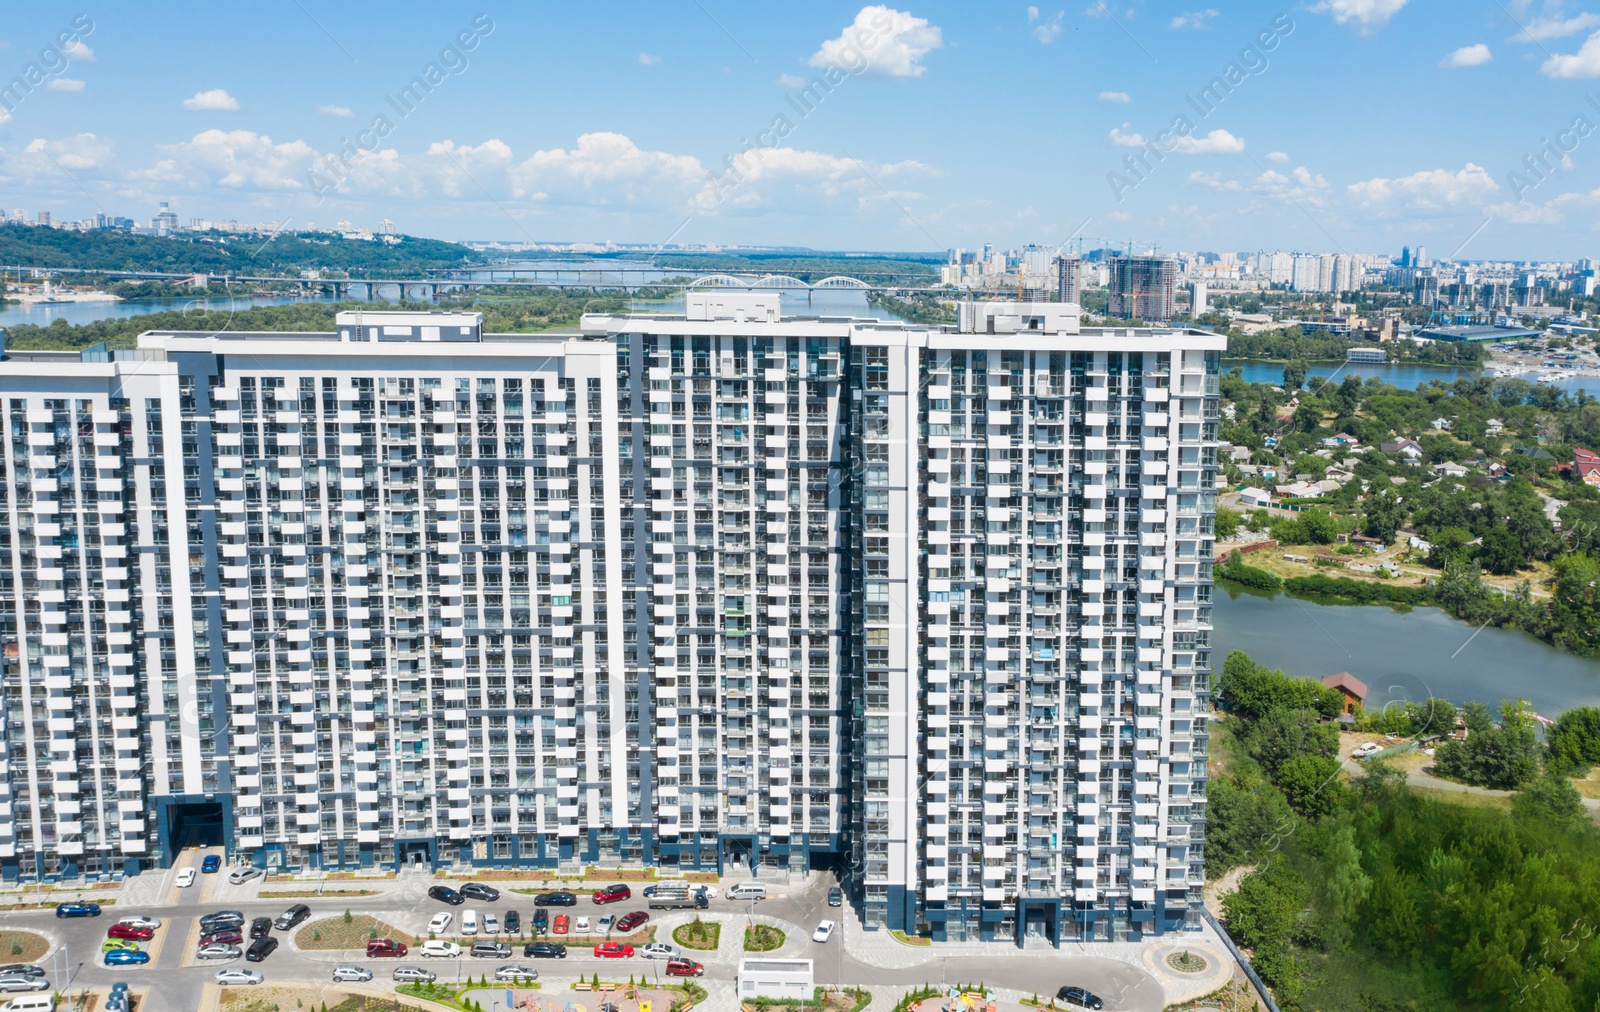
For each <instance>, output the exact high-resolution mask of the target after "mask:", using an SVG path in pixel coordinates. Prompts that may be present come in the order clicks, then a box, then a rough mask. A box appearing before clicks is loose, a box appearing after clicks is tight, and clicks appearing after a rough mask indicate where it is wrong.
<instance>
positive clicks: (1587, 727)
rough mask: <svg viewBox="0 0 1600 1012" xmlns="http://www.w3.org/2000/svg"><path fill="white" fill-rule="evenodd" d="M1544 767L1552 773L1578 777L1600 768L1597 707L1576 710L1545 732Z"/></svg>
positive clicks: (1563, 715) (1560, 717)
mask: <svg viewBox="0 0 1600 1012" xmlns="http://www.w3.org/2000/svg"><path fill="white" fill-rule="evenodd" d="M1545 746H1546V749H1547V751H1548V758H1547V759H1546V765H1547V766H1548V767H1549V768H1550V769H1551V770H1552V771H1554V772H1557V773H1565V774H1581V773H1586V772H1588V769H1589V767H1591V766H1594V765H1596V764H1600V707H1595V706H1575V707H1573V708H1572V709H1570V710H1567V711H1565V712H1564V713H1562V714H1561V716H1559V717H1557V718H1556V719H1555V723H1553V724H1551V725H1550V727H1549V728H1548V729H1547V730H1546V731H1545Z"/></svg>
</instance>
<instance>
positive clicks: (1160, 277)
mask: <svg viewBox="0 0 1600 1012" xmlns="http://www.w3.org/2000/svg"><path fill="white" fill-rule="evenodd" d="M1108 262H1109V264H1110V267H1111V281H1110V289H1111V291H1110V299H1109V301H1108V304H1107V306H1106V315H1108V316H1110V317H1111V318H1112V319H1118V320H1145V321H1164V320H1170V319H1172V317H1173V315H1174V311H1175V304H1176V301H1177V291H1178V262H1177V261H1176V260H1174V259H1172V258H1171V257H1158V256H1142V257H1136V256H1131V255H1121V256H1113V257H1111V258H1110V260H1109V261H1108Z"/></svg>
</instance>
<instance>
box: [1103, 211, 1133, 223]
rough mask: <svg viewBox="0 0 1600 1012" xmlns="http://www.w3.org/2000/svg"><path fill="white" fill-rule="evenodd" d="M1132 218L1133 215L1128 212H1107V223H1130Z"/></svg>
mask: <svg viewBox="0 0 1600 1012" xmlns="http://www.w3.org/2000/svg"><path fill="white" fill-rule="evenodd" d="M1132 218H1133V215H1131V214H1129V213H1128V212H1127V211H1107V212H1106V214H1105V219H1106V221H1130V220H1132Z"/></svg>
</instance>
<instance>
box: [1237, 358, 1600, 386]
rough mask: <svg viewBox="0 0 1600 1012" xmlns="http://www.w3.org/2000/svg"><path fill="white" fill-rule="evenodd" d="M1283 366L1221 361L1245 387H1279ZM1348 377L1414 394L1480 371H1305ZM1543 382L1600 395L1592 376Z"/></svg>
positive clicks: (1347, 366) (1348, 366)
mask: <svg viewBox="0 0 1600 1012" xmlns="http://www.w3.org/2000/svg"><path fill="white" fill-rule="evenodd" d="M1283 366H1284V363H1282V362H1258V361H1254V360H1251V359H1223V360H1222V368H1223V370H1224V371H1226V370H1228V369H1238V370H1239V371H1240V373H1242V374H1243V375H1244V379H1245V382H1247V383H1282V382H1283ZM1351 375H1354V376H1360V377H1362V378H1363V379H1368V378H1372V377H1376V378H1378V379H1381V380H1383V381H1384V382H1385V383H1387V384H1389V385H1390V386H1394V387H1399V388H1400V389H1402V390H1415V389H1416V388H1417V387H1418V386H1421V385H1422V384H1424V383H1431V382H1433V381H1434V380H1438V381H1440V382H1441V383H1454V382H1455V381H1456V380H1458V379H1461V378H1463V377H1465V378H1467V379H1476V378H1478V377H1479V376H1481V375H1483V370H1482V369H1479V368H1478V367H1476V366H1453V365H1418V364H1415V363H1411V362H1390V363H1387V364H1384V365H1377V364H1372V363H1365V364H1363V363H1355V362H1345V363H1344V364H1342V365H1341V364H1340V363H1337V362H1332V363H1330V362H1321V363H1318V364H1316V365H1312V366H1309V367H1307V369H1306V379H1308V380H1309V379H1310V378H1311V377H1313V376H1321V377H1322V378H1323V379H1328V378H1329V377H1332V378H1333V381H1334V382H1335V383H1337V382H1339V381H1340V380H1342V379H1344V377H1346V376H1351ZM1523 378H1524V379H1529V380H1531V379H1534V376H1533V375H1531V374H1530V375H1528V376H1525V377H1523ZM1543 382H1545V383H1548V384H1549V385H1550V386H1553V387H1555V388H1557V389H1558V390H1565V391H1566V392H1567V393H1569V394H1575V393H1577V392H1578V391H1579V390H1587V391H1589V392H1590V393H1591V394H1600V379H1596V378H1595V377H1593V376H1571V377H1566V378H1563V379H1556V380H1544V381H1543Z"/></svg>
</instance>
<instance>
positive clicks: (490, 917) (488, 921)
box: [483, 914, 500, 935]
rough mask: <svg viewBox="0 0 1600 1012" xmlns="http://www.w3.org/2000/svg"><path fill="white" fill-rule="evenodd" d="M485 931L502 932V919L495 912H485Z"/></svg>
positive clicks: (490, 933) (493, 933)
mask: <svg viewBox="0 0 1600 1012" xmlns="http://www.w3.org/2000/svg"><path fill="white" fill-rule="evenodd" d="M483 933H484V934H486V935H498V934H499V933H500V919H499V918H498V917H496V916H495V915H494V914H484V915H483Z"/></svg>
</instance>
